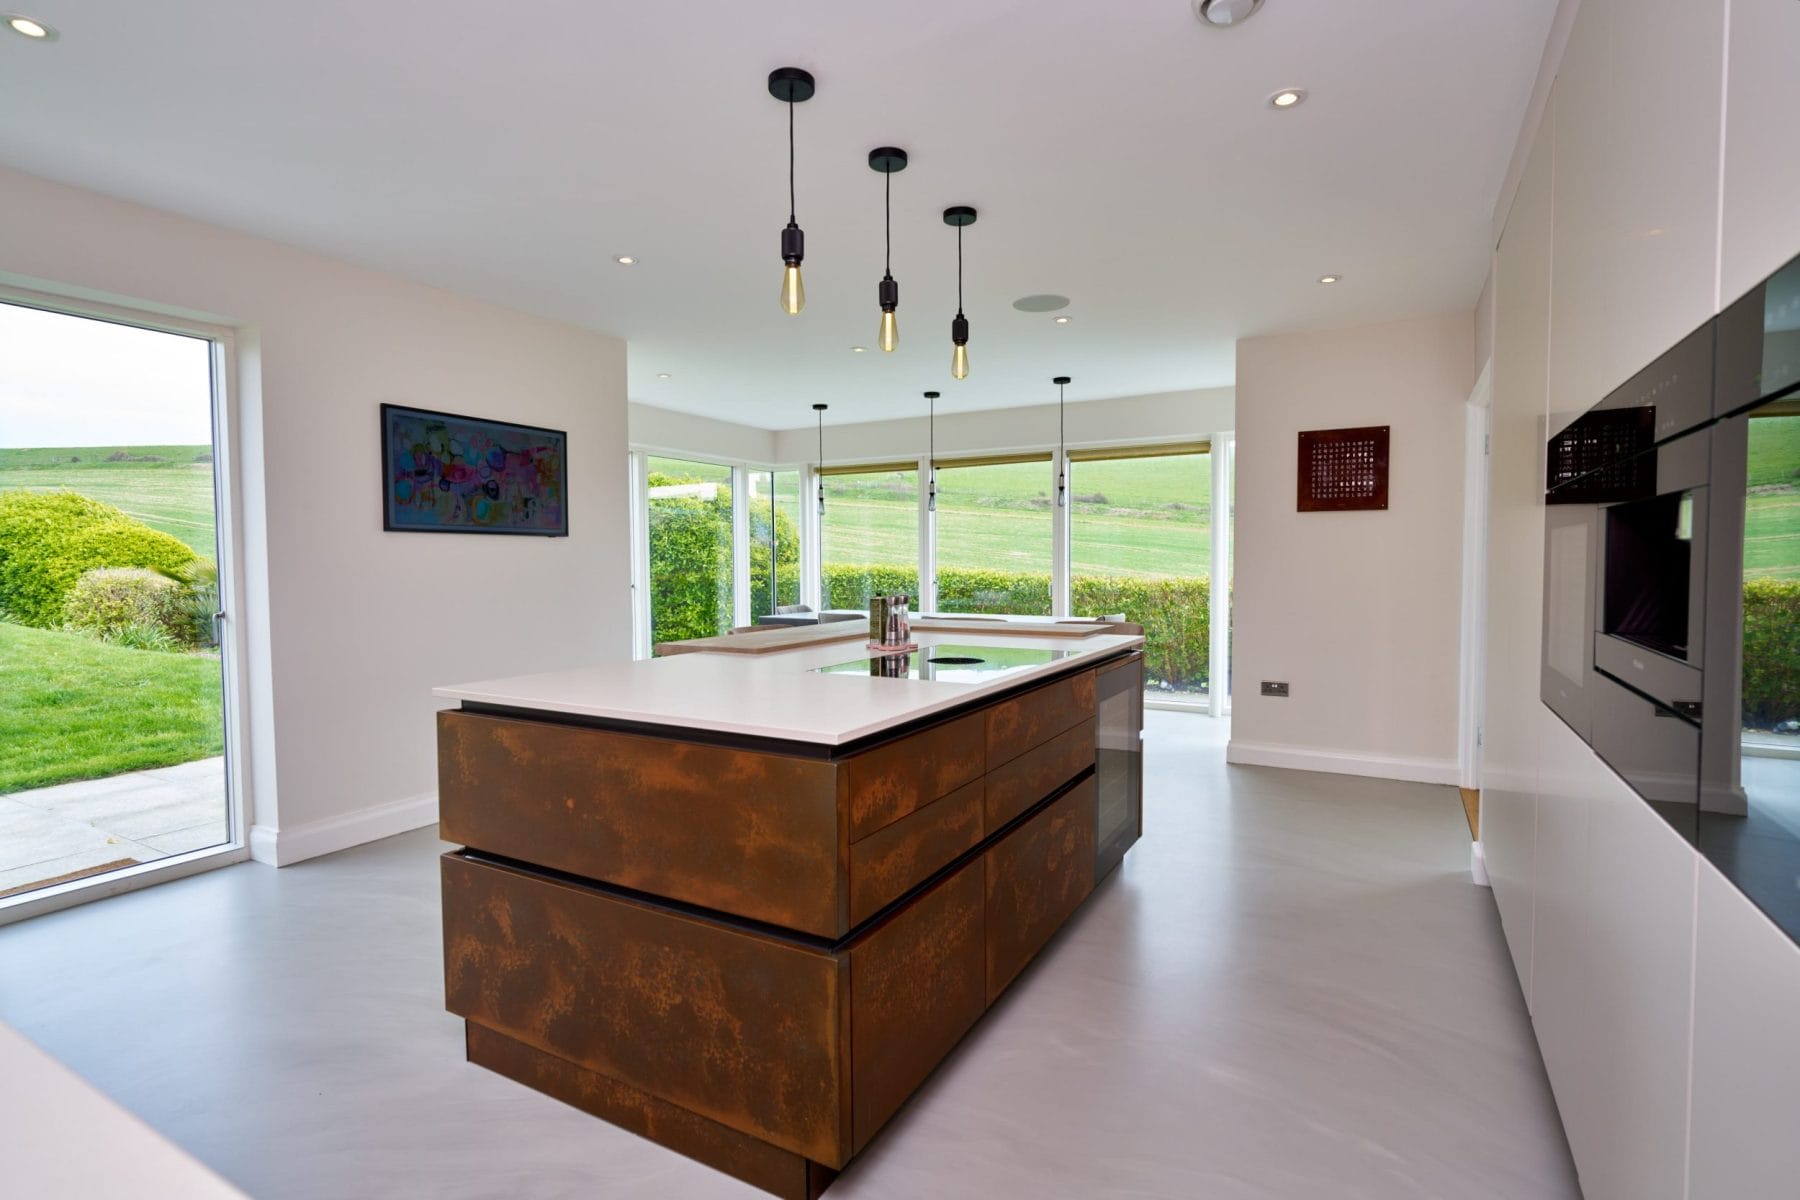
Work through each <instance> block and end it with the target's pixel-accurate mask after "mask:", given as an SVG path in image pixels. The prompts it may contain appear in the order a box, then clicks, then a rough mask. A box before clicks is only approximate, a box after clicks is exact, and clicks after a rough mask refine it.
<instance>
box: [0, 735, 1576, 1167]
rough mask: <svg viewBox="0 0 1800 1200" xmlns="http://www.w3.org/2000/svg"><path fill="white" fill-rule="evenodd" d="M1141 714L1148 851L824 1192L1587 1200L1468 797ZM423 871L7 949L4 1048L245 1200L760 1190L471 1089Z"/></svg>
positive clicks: (26, 926) (429, 857)
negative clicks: (86, 1088)
mask: <svg viewBox="0 0 1800 1200" xmlns="http://www.w3.org/2000/svg"><path fill="white" fill-rule="evenodd" d="M1149 716H1150V720H1149V741H1148V770H1149V784H1148V802H1147V805H1146V812H1145V827H1146V831H1145V836H1144V840H1143V841H1142V842H1140V843H1139V844H1138V846H1137V847H1136V848H1135V849H1134V850H1133V851H1132V852H1131V854H1130V856H1129V857H1128V858H1127V859H1126V862H1125V865H1124V867H1123V869H1122V870H1121V872H1119V873H1118V874H1116V875H1114V876H1113V877H1112V878H1111V879H1110V880H1109V881H1107V882H1106V883H1104V884H1103V885H1102V886H1101V887H1100V889H1099V890H1098V891H1097V892H1096V894H1095V896H1094V897H1093V899H1092V900H1091V901H1090V902H1089V903H1088V905H1087V906H1086V908H1084V909H1083V910H1082V912H1081V913H1080V914H1079V915H1078V916H1077V917H1076V919H1075V920H1074V921H1073V922H1071V924H1070V926H1069V928H1068V929H1067V930H1066V931H1065V932H1064V933H1063V934H1061V935H1060V936H1059V937H1058V938H1057V939H1056V940H1055V941H1054V942H1053V943H1052V944H1051V945H1050V947H1049V948H1048V949H1047V950H1046V952H1045V955H1044V957H1043V958H1041V959H1040V960H1039V962H1038V963H1037V965H1035V966H1034V967H1033V968H1032V969H1031V970H1029V971H1028V972H1027V973H1026V974H1025V975H1024V976H1023V977H1022V978H1021V980H1020V981H1019V983H1018V984H1016V985H1015V986H1014V987H1013V989H1012V991H1011V992H1010V993H1009V994H1008V995H1007V996H1006V997H1005V998H1003V999H1002V1001H1001V1003H1000V1004H999V1005H998V1006H997V1007H996V1008H995V1010H994V1011H993V1012H992V1013H990V1014H989V1015H988V1017H987V1018H986V1020H984V1021H983V1022H982V1024H981V1025H980V1026H978V1027H977V1028H976V1030H975V1031H974V1032H973V1033H972V1034H971V1035H970V1036H969V1038H968V1040H967V1041H966V1042H965V1043H964V1044H963V1046H962V1047H961V1048H960V1050H959V1051H958V1052H957V1053H956V1054H955V1055H954V1056H953V1057H952V1058H951V1060H950V1061H949V1062H948V1063H947V1064H946V1065H945V1066H944V1068H943V1069H941V1070H940V1071H939V1072H938V1073H937V1074H936V1075H935V1076H934V1077H933V1078H932V1080H931V1081H930V1082H929V1083H927V1085H926V1086H925V1088H924V1089H923V1090H922V1091H921V1092H920V1094H919V1095H918V1096H917V1097H916V1098H915V1099H914V1100H913V1102H912V1103H911V1104H910V1105H909V1106H908V1107H907V1108H906V1109H905V1110H903V1111H902V1112H901V1114H900V1115H899V1117H897V1118H896V1119H895V1121H894V1122H893V1123H892V1124H891V1125H890V1126H889V1127H888V1129H887V1130H886V1131H885V1133H884V1134H883V1135H882V1136H881V1137H880V1138H878V1139H877V1140H876V1142H875V1143H874V1144H873V1145H872V1146H871V1147H870V1148H869V1150H868V1151H867V1152H866V1153H865V1154H864V1155H863V1157H862V1158H861V1159H860V1160H859V1161H858V1162H857V1163H856V1164H855V1165H854V1166H853V1167H852V1168H851V1169H850V1170H849V1171H848V1172H847V1173H846V1174H845V1175H844V1176H843V1177H842V1178H841V1179H840V1180H839V1181H838V1183H837V1184H836V1185H835V1186H834V1187H833V1188H832V1189H831V1191H830V1192H829V1193H828V1195H829V1196H831V1197H836V1198H838V1200H857V1198H872V1197H883V1198H886V1197H893V1198H902V1197H903V1198H905V1200H916V1198H918V1197H925V1196H930V1197H983V1198H984V1200H985V1198H994V1197H1014V1196H1030V1197H1120V1198H1124V1197H1131V1198H1134V1200H1135V1198H1144V1197H1205V1198H1208V1200H1211V1198H1215V1197H1218V1198H1225V1197H1290V1196H1291V1197H1300V1196H1306V1197H1313V1196H1332V1197H1363V1196H1366V1197H1382V1198H1384V1200H1386V1198H1393V1197H1415V1196H1417V1197H1425V1196H1429V1197H1458V1198H1463V1197H1469V1198H1476V1197H1530V1198H1532V1200H1541V1198H1546V1197H1559V1196H1574V1195H1577V1194H1578V1192H1577V1189H1576V1185H1575V1181H1574V1171H1573V1168H1572V1166H1571V1164H1570V1162H1569V1157H1568V1151H1567V1148H1566V1146H1565V1144H1564V1141H1563V1136H1562V1132H1561V1128H1560V1126H1559V1125H1558V1123H1557V1120H1556V1113H1555V1109H1554V1107H1553V1103H1552V1101H1551V1098H1550V1092H1549V1088H1548V1085H1547V1084H1546V1082H1545V1079H1544V1072H1543V1067H1542V1065H1541V1063H1540V1061H1539V1059H1538V1054H1537V1049H1536V1046H1535V1044H1534V1043H1533V1041H1532V1038H1531V1032H1530V1028H1529V1025H1528V1023H1527V1019H1526V1015H1525V1012H1524V1008H1523V1004H1522V1001H1521V999H1520V995H1519V989H1518V985H1517V983H1516V982H1515V980H1514V978H1513V973H1512V968H1511V966H1510V964H1509V963H1508V960H1507V955H1506V950H1505V947H1504V946H1503V945H1502V942H1501V935H1500V928H1499V921H1498V918H1497V917H1496V915H1495V912H1494V906H1493V901H1492V898H1491V897H1490V895H1489V894H1488V893H1487V892H1486V891H1485V890H1482V889H1479V888H1476V887H1474V886H1472V885H1471V884H1470V882H1469V876H1468V857H1469V850H1468V841H1467V836H1468V835H1467V828H1466V826H1465V825H1464V823H1463V814H1462V808H1461V806H1460V805H1459V803H1458V801H1457V797H1456V794H1455V792H1454V791H1453V790H1451V789H1448V788H1437V787H1425V786H1420V785H1414V784H1397V783H1388V782H1383V781H1377V780H1364V779H1353V778H1346V777H1339V776H1329V775H1314V774H1305V773H1299V772H1290V771H1281V770H1275V769H1272V768H1260V767H1227V766H1226V765H1225V763H1224V754H1223V735H1224V728H1223V726H1222V725H1221V724H1220V723H1218V722H1214V721H1211V720H1209V719H1207V718H1204V717H1195V716H1187V715H1182V714H1175V713H1164V712H1153V713H1151V714H1150V715H1149ZM437 851H438V844H437V842H436V841H435V839H434V838H433V837H432V836H431V835H430V833H429V832H420V833H413V834H406V835H403V836H401V837H397V838H390V839H388V840H387V841H384V842H379V843H376V844H374V845H370V846H364V847H359V848H357V849H355V850H350V851H346V852H344V853H342V854H337V855H332V856H330V857H328V858H324V859H318V860H315V861H312V862H308V863H302V864H300V865H298V866H295V867H290V868H286V869H284V870H280V871H274V870H270V869H269V868H267V867H263V866H260V865H257V864H254V863H246V864H243V865H240V866H234V867H228V868H225V869H223V870H219V871H215V872H212V873H210V874H207V875H202V876H197V877H194V878H191V879H186V880H181V881H179V882H175V883H169V884H164V885H162V886H160V887H156V888H151V889H148V890H146V891H142V892H137V893H133V894H130V895H126V896H120V897H116V898H114V899H110V900H104V901H100V902H99V903H96V904H93V905H89V906H86V907H84V908H79V909H72V910H69V911H67V912H62V913H56V914H52V915H49V916H44V917H39V918H36V919H34V920H30V921H26V922H22V923H20V924H17V925H14V926H11V927H7V928H4V929H0V1020H5V1021H7V1022H9V1023H11V1024H13V1025H15V1026H17V1027H18V1028H19V1029H21V1030H22V1031H23V1032H24V1033H25V1034H27V1035H28V1036H30V1037H32V1038H33V1039H35V1040H37V1041H38V1042H39V1043H40V1044H42V1045H44V1046H45V1047H46V1048H47V1049H49V1050H50V1051H51V1052H52V1053H54V1054H56V1055H57V1056H58V1057H60V1058H62V1059H63V1060H64V1061H66V1062H68V1063H69V1064H70V1065H71V1066H73V1067H74V1068H75V1069H76V1070H77V1071H80V1072H81V1073H82V1074H84V1075H86V1076H87V1077H88V1078H89V1079H91V1080H92V1081H94V1082H95V1083H96V1084H98V1085H99V1086H100V1087H101V1088H102V1089H104V1090H105V1091H107V1092H108V1093H110V1094H111V1095H112V1096H114V1097H115V1098H117V1099H118V1100H120V1101H121V1102H123V1103H124V1104H125V1105H126V1106H127V1107H129V1108H131V1109H132V1110H133V1111H135V1112H137V1113H139V1114H141V1115H142V1116H143V1117H144V1118H145V1119H146V1120H148V1121H149V1122H150V1123H151V1124H152V1125H154V1126H155V1127H156V1128H158V1129H160V1130H161V1131H163V1132H164V1133H165V1134H167V1135H168V1136H170V1137H172V1138H173V1139H175V1140H176V1141H177V1142H179V1143H180V1144H181V1145H183V1146H185V1147H186V1148H188V1149H189V1150H191V1151H192V1152H193V1153H195V1154H196V1155H198V1156H199V1157H200V1158H201V1159H202V1160H204V1161H205V1162H207V1163H209V1164H210V1165H212V1166H213V1167H215V1168H216V1169H217V1170H219V1171H220V1172H222V1173H223V1174H224V1175H226V1176H227V1177H228V1178H230V1179H231V1180H233V1181H234V1182H236V1183H237V1184H239V1185H240V1186H241V1187H243V1188H244V1189H245V1190H247V1191H249V1192H250V1193H251V1194H252V1195H254V1196H257V1197H265V1198H278V1197H334V1198H335V1197H346V1196H355V1197H376V1196H418V1197H426V1196H429V1197H434V1198H438V1197H490V1196H493V1197H497V1196H506V1197H560V1196H569V1197H576V1196H579V1197H606V1198H609V1200H611V1198H616V1197H646V1198H648V1197H658V1198H661V1197H696V1198H705V1197H721V1198H723V1197H744V1198H749V1197H754V1196H757V1195H760V1194H761V1193H758V1192H755V1191H753V1190H752V1189H749V1188H747V1187H744V1186H743V1185H740V1184H738V1183H736V1182H735V1181H733V1180H731V1179H728V1178H726V1177H724V1176H722V1175H718V1174H716V1173H714V1172H712V1171H710V1170H708V1169H706V1168H704V1167H701V1166H698V1165H696V1164H693V1163H690V1162H688V1161H686V1160H684V1159H682V1158H680V1157H679V1156H677V1155H674V1154H671V1153H669V1152H667V1151H664V1150H662V1149H659V1148H658V1147H656V1146H654V1145H651V1144H650V1143H648V1142H645V1141H641V1140H639V1139H637V1138H634V1137H632V1136H631V1135H629V1134H625V1133H622V1132H619V1131H617V1130H614V1129H612V1128H611V1127H609V1126H607V1125H605V1124H602V1123H601V1122H598V1121H595V1120H593V1119H591V1118H589V1117H587V1116H585V1115H583V1114H581V1113H579V1112H576V1111H575V1110H573V1109H570V1108H566V1107H564V1106H563V1105H561V1104H558V1103H557V1102H556V1101H553V1100H549V1099H547V1098H545V1097H542V1096H539V1095H537V1094H535V1093H533V1092H531V1091H529V1090H527V1089H525V1088H523V1087H520V1086H518V1085H516V1084H513V1083H511V1082H509V1081H507V1080H505V1079H501V1078H499V1077H497V1076H494V1075H491V1074H489V1073H487V1072H485V1071H482V1070H481V1069H479V1068H476V1067H471V1066H468V1065H467V1064H465V1063H464V1062H463V1058H462V1033H461V1025H460V1023H459V1022H458V1021H456V1020H455V1019H454V1018H452V1017H450V1016H448V1015H446V1014H445V1013H444V1011H443V1006H442V990H441V989H442V983H441V977H440V975H439V971H440V959H441V950H440V946H439V938H438V902H437V873H436V861H435V858H436V854H437ZM101 1149H102V1148H100V1147H96V1151H97V1152H98V1151H100V1150H101Z"/></svg>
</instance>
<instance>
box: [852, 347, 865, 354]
mask: <svg viewBox="0 0 1800 1200" xmlns="http://www.w3.org/2000/svg"><path fill="white" fill-rule="evenodd" d="M868 349H869V348H868V347H867V346H852V347H850V353H852V354H866V353H867V352H868Z"/></svg>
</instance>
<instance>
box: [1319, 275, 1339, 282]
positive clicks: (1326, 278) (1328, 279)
mask: <svg viewBox="0 0 1800 1200" xmlns="http://www.w3.org/2000/svg"><path fill="white" fill-rule="evenodd" d="M1342 278H1343V276H1342V275H1321V276H1319V282H1320V283H1336V282H1337V281H1338V280H1340V279H1342Z"/></svg>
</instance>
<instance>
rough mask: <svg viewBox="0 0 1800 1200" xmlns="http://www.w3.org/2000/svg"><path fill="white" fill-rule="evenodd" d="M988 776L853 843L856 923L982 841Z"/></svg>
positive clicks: (852, 916)
mask: <svg viewBox="0 0 1800 1200" xmlns="http://www.w3.org/2000/svg"><path fill="white" fill-rule="evenodd" d="M984 791H985V784H984V781H983V780H980V779H977V780H976V781H975V782H974V783H971V784H967V785H965V786H964V787H960V788H958V789H957V790H956V791H954V792H951V793H950V794H949V795H948V796H945V797H944V798H943V799H941V800H934V801H932V802H931V803H930V804H927V805H926V806H925V807H924V808H921V809H919V810H918V811H917V812H913V813H908V814H907V815H906V816H904V817H901V818H900V819H899V820H898V821H895V822H894V823H893V824H892V825H889V826H888V827H887V828H886V829H882V830H878V831H877V832H875V833H872V834H870V835H869V836H868V837H866V838H864V839H863V840H862V841H860V842H853V843H851V846H850V924H851V925H860V924H862V923H863V922H864V921H866V920H868V919H869V918H870V917H872V916H874V915H875V914H876V913H878V912H880V911H881V910H882V909H883V908H885V907H886V906H887V905H889V904H892V903H893V902H894V901H896V900H898V899H899V898H900V897H902V896H904V895H906V893H907V892H909V891H911V890H912V889H913V888H914V887H916V886H918V885H919V884H921V883H923V882H925V880H927V879H929V878H931V877H932V876H933V875H935V874H936V873H937V872H938V871H940V870H942V869H943V868H944V867H946V866H948V865H949V864H950V863H952V862H953V861H955V860H956V858H957V856H958V855H961V854H963V853H964V852H966V851H969V850H973V849H974V848H975V847H976V846H978V845H980V844H981V839H982V837H983V836H985V831H986V829H987V826H986V825H985V823H984V822H983V820H982V796H983V793H984Z"/></svg>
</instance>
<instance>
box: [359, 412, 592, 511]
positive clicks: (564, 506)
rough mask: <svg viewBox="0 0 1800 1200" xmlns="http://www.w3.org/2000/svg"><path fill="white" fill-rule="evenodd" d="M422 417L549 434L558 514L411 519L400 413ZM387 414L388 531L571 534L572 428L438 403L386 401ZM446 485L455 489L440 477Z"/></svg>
mask: <svg viewBox="0 0 1800 1200" xmlns="http://www.w3.org/2000/svg"><path fill="white" fill-rule="evenodd" d="M395 417H400V418H403V419H404V418H416V419H422V420H423V421H425V422H427V423H433V422H439V423H445V424H450V423H454V424H457V425H461V426H464V427H467V428H470V429H475V430H478V431H485V432H487V433H488V434H489V435H490V436H493V437H495V438H496V440H498V438H500V437H502V436H506V435H511V436H512V437H513V438H515V439H518V438H521V437H522V438H523V439H524V440H527V441H532V440H548V441H549V442H550V443H551V444H553V446H554V448H555V454H556V456H557V461H556V464H555V467H554V471H555V477H554V481H553V488H554V490H555V491H556V492H557V493H558V495H559V499H560V503H558V504H557V505H556V506H555V508H556V520H555V521H554V522H553V523H549V524H546V525H544V526H543V527H526V526H512V527H509V526H505V525H492V524H483V523H481V522H480V521H478V520H476V519H475V517H474V516H473V515H472V514H471V515H467V516H464V517H463V518H462V519H461V520H458V521H455V522H454V523H452V522H445V521H441V520H434V521H422V520H415V521H408V520H406V519H405V505H403V504H402V502H401V499H400V496H399V494H398V493H399V490H400V489H399V488H398V487H397V486H396V484H397V482H398V479H399V476H400V474H401V467H400V462H399V455H400V453H401V448H400V447H397V446H395V445H394V418H395ZM380 420H381V528H382V530H383V531H384V532H387V533H473V534H498V535H501V536H512V537H553V538H554V537H568V536H569V449H568V448H569V435H568V432H567V431H566V430H561V429H550V428H547V427H545V426H541V425H526V424H522V423H520V422H518V421H502V420H496V419H494V418H491V417H476V416H470V415H468V414H466V413H452V412H443V411H441V410H438V409H431V408H419V407H417V406H415V405H410V404H385V403H384V404H382V405H381V406H380ZM438 486H439V487H440V488H445V490H449V489H448V488H447V487H446V485H444V484H443V483H440V484H439V485H438Z"/></svg>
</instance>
